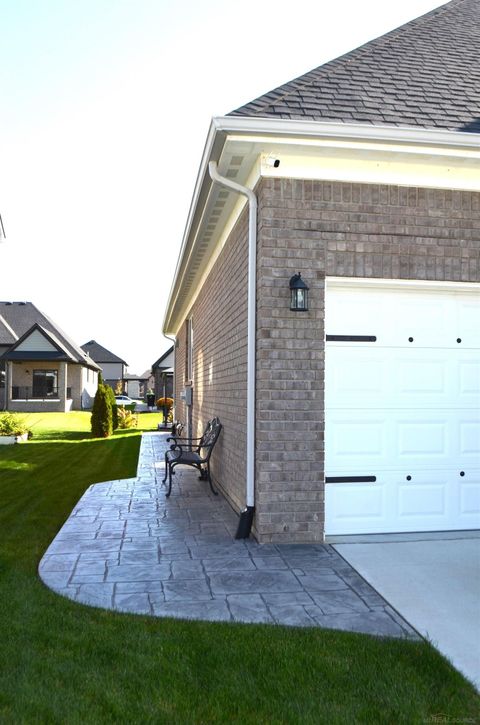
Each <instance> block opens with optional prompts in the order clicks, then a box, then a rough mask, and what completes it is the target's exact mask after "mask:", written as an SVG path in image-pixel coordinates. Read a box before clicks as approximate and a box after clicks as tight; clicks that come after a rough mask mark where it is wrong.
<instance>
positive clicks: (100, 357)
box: [82, 340, 127, 365]
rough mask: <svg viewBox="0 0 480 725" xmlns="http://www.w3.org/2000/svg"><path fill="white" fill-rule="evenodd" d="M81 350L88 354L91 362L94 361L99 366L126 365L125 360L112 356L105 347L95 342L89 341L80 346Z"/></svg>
mask: <svg viewBox="0 0 480 725" xmlns="http://www.w3.org/2000/svg"><path fill="white" fill-rule="evenodd" d="M82 350H85V352H88V354H89V355H90V357H91V358H92V360H95V362H97V363H98V364H99V365H100V364H101V363H123V365H127V363H126V362H125V360H122V358H120V357H118V355H114V353H113V352H110V350H107V348H106V347H102V345H99V344H98V342H96V341H95V340H90V342H86V343H85V344H84V345H82Z"/></svg>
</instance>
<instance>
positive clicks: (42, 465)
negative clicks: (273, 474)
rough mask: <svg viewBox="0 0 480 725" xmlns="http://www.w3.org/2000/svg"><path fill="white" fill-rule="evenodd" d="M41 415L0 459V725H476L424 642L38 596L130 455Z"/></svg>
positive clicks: (450, 675)
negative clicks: (43, 578) (82, 512)
mask: <svg viewBox="0 0 480 725" xmlns="http://www.w3.org/2000/svg"><path fill="white" fill-rule="evenodd" d="M51 415H52V417H50V416H48V417H46V416H44V417H43V419H41V420H40V419H39V420H38V421H37V422H36V423H35V426H34V427H33V430H34V433H35V438H34V439H33V440H32V441H31V442H29V443H24V444H20V445H16V446H9V447H6V446H4V447H2V448H1V449H0V501H1V505H0V723H69V724H70V723H169V724H170V723H252V724H253V723H255V724H257V723H269V724H270V723H329V724H331V723H339V724H342V725H344V724H345V723H422V722H428V721H430V722H433V719H432V718H433V717H434V716H437V715H439V714H440V713H441V714H442V715H443V716H444V717H445V718H447V719H448V721H451V722H453V721H457V722H478V713H479V711H480V710H479V705H480V701H479V698H478V697H477V694H476V693H475V690H474V689H473V687H471V686H470V685H469V683H467V682H466V681H465V680H464V679H463V678H462V677H461V675H460V674H458V673H457V672H456V671H455V670H454V669H453V668H452V667H451V666H450V665H449V664H448V663H447V662H446V660H444V659H443V658H442V657H441V656H440V655H439V654H438V653H437V652H436V650H434V649H433V648H432V647H431V646H430V645H428V644H427V643H424V642H421V643H412V642H407V641H397V640H383V639H377V638H374V637H368V636H363V635H355V634H350V633H345V632H333V631H322V630H320V629H294V628H284V627H272V626H267V625H238V624H232V625H230V624H225V623H219V624H215V623H201V622H182V621H177V620H171V619H154V618H150V617H145V616H138V617H137V616H133V615H126V614H116V613H113V612H108V611H104V610H99V609H92V608H89V607H84V606H82V605H78V604H74V603H73V602H70V601H68V600H66V599H63V598H62V597H59V596H57V595H55V594H54V593H53V592H51V591H49V590H48V589H47V588H46V587H44V586H43V584H42V583H41V582H40V581H39V579H38V576H37V566H38V562H39V560H40V558H41V556H42V554H43V552H44V551H45V549H46V548H47V546H48V544H49V543H50V541H51V540H52V538H53V537H54V536H55V533H56V532H57V531H58V529H59V528H60V526H61V525H62V523H63V522H64V520H65V519H66V518H67V516H68V515H69V513H70V511H71V509H72V507H73V505H74V504H75V503H76V501H77V500H78V499H79V498H80V496H81V495H82V493H83V492H84V490H85V489H86V487H87V486H88V485H90V484H91V483H94V482H98V481H102V480H109V479H115V478H121V477H130V476H132V475H134V474H135V469H136V462H137V456H138V449H139V443H140V436H139V434H138V433H133V434H131V433H129V434H128V435H117V436H115V437H113V438H111V439H107V440H95V439H91V438H90V437H89V433H88V430H89V425H88V414H85V413H81V414H77V413H73V414H72V413H70V414H67V415H65V416H63V417H60V418H54V417H53V416H54V415H55V414H51ZM153 415H154V414H153ZM39 418H40V417H39ZM141 418H143V416H141ZM33 420H34V417H33V416H32V421H33ZM35 420H36V417H35ZM32 424H33V422H32ZM54 425H57V426H61V430H60V431H58V433H57V435H56V439H54V428H53V427H52V426H54ZM144 425H149V423H148V422H147V421H146V422H145V424H144ZM152 427H153V428H155V427H156V422H154V419H153V418H152ZM469 718H470V719H469ZM429 719H430V720H429Z"/></svg>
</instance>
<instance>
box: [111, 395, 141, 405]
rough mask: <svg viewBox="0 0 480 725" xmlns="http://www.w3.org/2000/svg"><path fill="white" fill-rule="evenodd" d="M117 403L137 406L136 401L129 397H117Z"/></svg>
mask: <svg viewBox="0 0 480 725" xmlns="http://www.w3.org/2000/svg"><path fill="white" fill-rule="evenodd" d="M115 402H116V404H117V405H135V404H136V401H135V400H132V399H131V398H129V397H128V395H116V396H115Z"/></svg>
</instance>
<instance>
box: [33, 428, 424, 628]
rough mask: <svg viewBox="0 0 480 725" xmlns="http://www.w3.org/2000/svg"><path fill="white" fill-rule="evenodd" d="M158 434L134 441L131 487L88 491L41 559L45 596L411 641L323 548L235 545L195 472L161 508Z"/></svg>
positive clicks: (223, 507)
mask: <svg viewBox="0 0 480 725" xmlns="http://www.w3.org/2000/svg"><path fill="white" fill-rule="evenodd" d="M166 437H167V434H162V433H147V434H144V435H143V437H142V445H141V451H140V457H139V464H138V470H137V477H136V478H131V479H124V480H120V481H109V482H107V483H99V484H95V485H92V486H90V488H88V489H87V491H86V492H85V494H84V495H83V497H82V498H81V499H80V501H79V502H78V504H77V505H76V506H75V508H74V510H73V511H72V514H71V515H70V517H69V519H68V520H67V521H66V523H65V524H64V526H63V527H62V529H61V530H60V531H59V533H58V535H57V536H56V537H55V539H54V541H53V542H52V544H51V545H50V547H49V548H48V550H47V552H46V553H45V555H44V557H43V559H42V560H41V562H40V565H39V574H40V577H41V578H42V580H43V581H44V583H45V584H46V585H47V586H48V587H50V588H51V589H53V590H54V591H56V592H57V593H58V594H61V595H63V596H66V597H69V598H70V599H73V600H75V601H77V602H80V603H83V604H88V605H92V606H97V607H104V608H107V609H114V610H118V611H123V612H133V613H136V614H149V615H153V616H158V617H167V616H168V617H178V618H188V619H201V620H213V621H220V620H222V621H229V622H264V623H270V624H283V625H295V626H321V627H327V628H334V629H343V630H349V631H355V632H365V633H368V634H374V635H385V636H392V637H405V636H407V637H410V638H416V637H418V635H417V634H416V632H415V631H414V630H413V629H412V628H411V627H410V626H409V624H408V623H407V622H405V620H403V619H402V618H401V617H400V616H399V615H398V614H397V613H396V612H395V611H394V610H393V609H392V608H391V607H390V606H389V605H388V603H387V602H386V601H385V600H384V599H382V597H380V595H379V594H378V593H377V592H376V591H375V590H374V589H373V588H372V587H371V586H370V585H369V584H367V582H366V581H365V580H364V579H362V577H361V576H360V575H359V574H357V572H356V571H355V570H354V569H353V568H352V567H351V566H350V565H349V564H348V563H347V562H346V561H345V560H344V559H343V558H342V557H341V556H340V555H339V554H338V553H337V552H336V551H335V550H334V549H333V548H332V547H331V546H328V545H321V544H308V545H287V544H278V545H273V544H268V545H259V544H257V543H256V542H255V541H253V540H250V539H249V540H239V541H237V540H235V538H234V536H235V531H236V528H237V522H238V517H237V515H236V514H235V513H234V511H233V510H232V509H231V508H230V506H229V504H228V503H227V502H226V500H225V499H224V498H223V497H222V496H221V495H219V496H213V495H212V494H211V492H210V490H209V487H208V483H206V482H204V481H199V480H198V474H197V473H196V472H195V471H194V470H193V469H190V468H181V469H180V468H177V469H176V475H175V477H174V483H173V489H172V495H171V497H170V498H169V499H167V498H166V497H165V492H166V489H165V487H164V486H162V485H161V479H162V478H163V464H162V463H161V462H162V461H163V453H164V450H165V446H166V444H165V439H166Z"/></svg>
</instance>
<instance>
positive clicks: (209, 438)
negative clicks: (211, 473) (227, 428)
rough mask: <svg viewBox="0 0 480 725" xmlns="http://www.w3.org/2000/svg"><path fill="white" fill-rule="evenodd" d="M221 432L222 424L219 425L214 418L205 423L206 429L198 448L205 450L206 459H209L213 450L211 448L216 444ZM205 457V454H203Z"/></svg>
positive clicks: (217, 420) (218, 421)
mask: <svg viewBox="0 0 480 725" xmlns="http://www.w3.org/2000/svg"><path fill="white" fill-rule="evenodd" d="M221 430H222V424H221V423H220V420H219V419H218V418H217V417H215V418H212V420H209V421H208V423H207V427H206V428H205V432H204V434H203V436H202V440H201V441H200V445H199V448H206V449H207V451H206V457H207V458H210V454H211V452H212V450H213V446H214V445H215V443H216V442H217V439H218V436H219V435H220V432H221ZM204 455H205V454H204Z"/></svg>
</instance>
